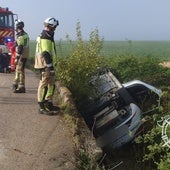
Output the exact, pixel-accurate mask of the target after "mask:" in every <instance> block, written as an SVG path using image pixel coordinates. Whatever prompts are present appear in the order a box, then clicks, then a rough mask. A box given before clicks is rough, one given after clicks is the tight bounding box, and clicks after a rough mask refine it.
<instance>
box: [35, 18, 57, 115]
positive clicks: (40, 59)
mask: <svg viewBox="0 0 170 170" xmlns="http://www.w3.org/2000/svg"><path fill="white" fill-rule="evenodd" d="M58 25H59V23H58V20H56V19H55V18H53V17H49V18H47V19H46V20H45V21H44V30H43V31H42V33H41V35H40V36H38V38H37V45H36V54H35V66H34V68H36V69H39V70H40V74H41V78H40V82H39V87H38V94H37V97H38V104H39V113H40V114H46V115H54V114H56V113H58V110H59V107H57V106H54V105H53V103H52V98H53V95H54V90H55V71H54V59H55V61H56V49H55V42H54V32H55V29H56V27H57V26H58Z"/></svg>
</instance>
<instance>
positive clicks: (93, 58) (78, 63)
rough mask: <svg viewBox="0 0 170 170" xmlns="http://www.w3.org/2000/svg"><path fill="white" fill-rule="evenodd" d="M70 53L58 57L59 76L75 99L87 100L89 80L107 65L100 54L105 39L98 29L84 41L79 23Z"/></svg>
mask: <svg viewBox="0 0 170 170" xmlns="http://www.w3.org/2000/svg"><path fill="white" fill-rule="evenodd" d="M67 39H68V41H69V42H70V43H71V45H70V46H72V50H71V53H70V55H68V56H65V57H59V58H58V61H59V62H58V67H57V69H58V70H57V78H58V79H59V80H61V81H62V83H63V84H65V85H66V86H67V87H68V88H69V89H70V90H71V92H72V94H73V97H74V98H75V101H82V100H85V99H86V98H87V96H88V94H89V93H90V91H89V89H90V88H89V80H90V78H91V76H92V75H94V74H95V73H96V72H97V70H98V69H99V68H100V67H103V66H104V65H105V59H104V58H103V57H101V56H100V55H99V53H100V50H101V48H102V43H103V40H102V39H100V38H99V35H98V30H97V29H96V30H94V31H93V32H91V34H90V38H89V41H83V39H82V35H81V30H80V24H79V23H78V24H77V41H76V42H77V43H73V44H72V42H71V40H69V37H68V36H67Z"/></svg>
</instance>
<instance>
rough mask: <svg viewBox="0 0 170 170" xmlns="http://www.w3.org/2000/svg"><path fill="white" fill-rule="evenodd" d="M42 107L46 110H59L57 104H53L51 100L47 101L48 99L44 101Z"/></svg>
mask: <svg viewBox="0 0 170 170" xmlns="http://www.w3.org/2000/svg"><path fill="white" fill-rule="evenodd" d="M44 107H45V109H46V110H48V111H59V110H60V108H59V107H58V106H54V105H53V104H52V102H48V101H47V102H45V103H44Z"/></svg>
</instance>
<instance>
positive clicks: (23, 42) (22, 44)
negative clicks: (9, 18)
mask: <svg viewBox="0 0 170 170" xmlns="http://www.w3.org/2000/svg"><path fill="white" fill-rule="evenodd" d="M23 28H24V22H23V21H20V20H17V21H16V32H17V34H16V59H15V64H16V70H15V78H14V82H13V92H14V93H25V64H26V61H27V58H28V56H29V36H28V34H27V33H26V32H25V31H24V29H23Z"/></svg>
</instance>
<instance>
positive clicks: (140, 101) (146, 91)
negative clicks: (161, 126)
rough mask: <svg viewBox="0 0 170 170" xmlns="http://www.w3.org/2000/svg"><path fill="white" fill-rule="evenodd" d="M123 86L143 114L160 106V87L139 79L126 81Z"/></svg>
mask: <svg viewBox="0 0 170 170" xmlns="http://www.w3.org/2000/svg"><path fill="white" fill-rule="evenodd" d="M123 86H124V87H125V88H126V89H127V91H128V92H129V93H130V95H131V96H132V97H133V99H134V101H135V102H136V104H137V105H138V106H139V107H140V109H141V110H142V113H143V114H144V113H149V112H151V111H153V110H155V109H157V108H158V107H159V106H160V97H161V95H162V91H161V90H160V89H157V88H156V87H154V86H152V85H150V84H147V83H145V82H142V81H140V80H133V81H130V82H127V83H125V84H123Z"/></svg>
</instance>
